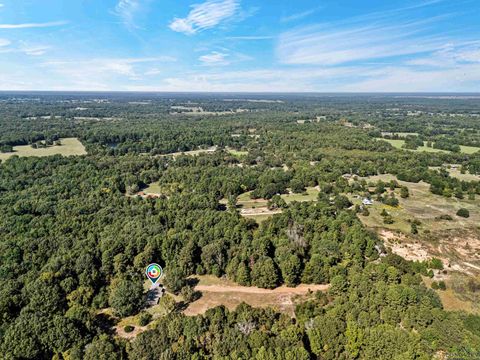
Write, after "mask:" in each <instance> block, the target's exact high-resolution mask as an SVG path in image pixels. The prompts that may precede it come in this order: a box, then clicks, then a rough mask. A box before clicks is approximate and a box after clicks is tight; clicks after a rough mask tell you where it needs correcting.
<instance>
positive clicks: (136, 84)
mask: <svg viewBox="0 0 480 360" xmlns="http://www.w3.org/2000/svg"><path fill="white" fill-rule="evenodd" d="M479 19H480V0H401V1H400V0H389V1H384V0H363V1H358V0H316V1H313V0H298V1H291V0H261V1H260V0H256V1H254V0H193V1H187V0H68V1H66V0H0V89H1V90H116V91H127V90H128V91H130V90H134V91H274V92H277V91H282V92H284V91H288V92H297V91H318V92H332V91H349V92H350V91H352V92H371V91H392V92H396V91H405V92H412V91H444V92H452V91H457V92H478V91H480V20H479Z"/></svg>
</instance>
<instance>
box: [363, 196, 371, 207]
mask: <svg viewBox="0 0 480 360" xmlns="http://www.w3.org/2000/svg"><path fill="white" fill-rule="evenodd" d="M362 204H363V205H366V206H367V205H373V200H371V199H367V198H365V199H363V200H362Z"/></svg>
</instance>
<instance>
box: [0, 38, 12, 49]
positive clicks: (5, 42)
mask: <svg viewBox="0 0 480 360" xmlns="http://www.w3.org/2000/svg"><path fill="white" fill-rule="evenodd" d="M10 44H11V42H10V40H7V39H1V38H0V47H2V46H8V45H10Z"/></svg>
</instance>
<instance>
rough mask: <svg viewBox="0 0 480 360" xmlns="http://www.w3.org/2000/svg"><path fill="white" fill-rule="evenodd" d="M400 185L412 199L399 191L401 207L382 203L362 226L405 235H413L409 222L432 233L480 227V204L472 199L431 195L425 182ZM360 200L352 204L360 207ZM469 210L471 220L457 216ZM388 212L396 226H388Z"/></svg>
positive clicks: (384, 177) (387, 177)
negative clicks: (385, 220)
mask: <svg viewBox="0 0 480 360" xmlns="http://www.w3.org/2000/svg"><path fill="white" fill-rule="evenodd" d="M366 179H367V181H373V182H376V181H377V180H382V181H390V180H392V179H396V178H395V176H393V175H380V176H372V177H369V178H366ZM398 183H399V184H400V185H404V186H407V187H408V188H409V191H410V197H409V198H407V199H402V198H400V196H399V190H398V189H397V190H395V191H396V195H397V198H398V199H399V201H400V206H398V207H396V208H394V207H391V206H387V205H384V204H382V203H379V202H377V201H376V202H374V204H373V205H372V206H370V207H369V210H370V216H367V217H366V216H360V219H361V220H362V222H363V223H364V224H365V225H367V226H368V227H372V228H386V229H390V230H399V231H401V232H404V233H409V232H410V222H409V220H412V219H418V220H420V221H421V222H422V225H421V226H420V229H421V230H422V229H423V230H430V231H432V232H433V231H440V230H447V229H458V228H476V227H477V226H478V224H479V223H480V201H478V199H476V200H468V199H462V200H459V199H456V198H453V197H452V198H446V197H443V196H440V195H434V194H432V193H430V186H429V185H428V184H426V183H424V182H420V183H408V182H404V181H398ZM360 201H361V200H360V199H352V202H354V203H356V204H359V203H360ZM461 207H464V208H467V209H469V211H470V217H469V218H468V219H464V218H460V217H458V216H456V213H457V211H458V209H460V208H461ZM383 209H386V210H387V211H388V212H389V213H390V214H391V215H392V217H393V219H394V220H395V223H393V224H384V223H383V217H382V216H380V213H381V211H382V210H383ZM440 215H450V216H452V218H453V220H452V221H448V220H437V219H436V217H438V216H440Z"/></svg>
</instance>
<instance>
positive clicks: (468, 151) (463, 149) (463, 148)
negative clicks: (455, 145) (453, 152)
mask: <svg viewBox="0 0 480 360" xmlns="http://www.w3.org/2000/svg"><path fill="white" fill-rule="evenodd" d="M460 151H461V152H462V153H464V154H474V153H476V152H478V151H480V148H479V147H475V146H465V145H460Z"/></svg>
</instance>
